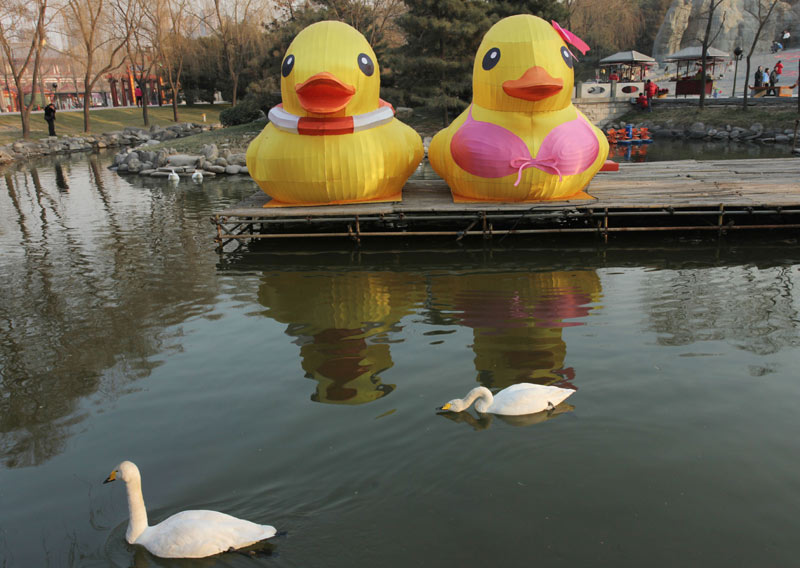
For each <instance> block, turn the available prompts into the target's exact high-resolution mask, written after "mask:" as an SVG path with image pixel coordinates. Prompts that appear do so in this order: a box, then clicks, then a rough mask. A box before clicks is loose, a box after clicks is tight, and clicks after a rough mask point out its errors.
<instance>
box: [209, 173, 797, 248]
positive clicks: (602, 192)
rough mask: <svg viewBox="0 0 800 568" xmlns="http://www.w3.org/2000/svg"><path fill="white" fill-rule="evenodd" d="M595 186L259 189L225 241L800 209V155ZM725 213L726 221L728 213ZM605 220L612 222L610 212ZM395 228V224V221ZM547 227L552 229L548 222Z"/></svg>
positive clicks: (227, 214)
mask: <svg viewBox="0 0 800 568" xmlns="http://www.w3.org/2000/svg"><path fill="white" fill-rule="evenodd" d="M587 191H588V193H589V194H590V195H591V196H592V197H593V199H572V200H562V201H543V202H537V203H507V202H497V203H453V200H452V198H451V195H450V190H449V188H448V187H447V184H446V183H445V182H444V181H443V180H441V179H438V178H437V179H428V180H409V181H408V183H407V184H406V186H405V187H404V189H403V201H402V202H397V203H360V204H349V205H330V206H318V207H308V206H296V207H279V208H266V209H265V208H264V207H263V205H264V204H265V203H267V201H269V197H268V196H266V195H265V194H264V193H262V192H258V193H256V194H255V195H253V196H251V197H250V198H248V199H246V200H244V201H242V202H240V203H238V204H236V205H235V206H233V207H231V208H229V209H226V210H224V211H220V212H219V213H217V215H216V216H215V219H216V223H217V229H218V231H217V232H218V235H217V236H218V238H217V242H218V243H219V244H221V243H222V242H223V241H225V240H226V239H227V240H230V239H246V238H258V237H259V236H261V237H267V236H278V235H268V234H265V233H270V232H273V230H272V229H270V228H269V227H270V226H272V225H273V224H275V223H281V222H283V223H284V224H286V223H288V222H290V221H292V220H306V221H308V222H309V223H312V222H318V223H321V224H324V223H325V222H326V220H330V221H333V220H334V219H336V220H341V219H353V220H355V222H356V224H355V225H352V224H351V225H349V226H347V228H346V229H345V228H339V229H337V230H335V231H334V233H332V235H340V234H345V235H346V234H348V232H350V233H353V232H355V233H358V232H359V231H360V228H359V226H358V220H359V219H362V220H364V219H373V220H375V219H377V218H380V219H381V220H385V219H394V220H397V219H403V220H404V222H405V221H408V222H411V221H413V220H414V219H415V218H418V219H424V220H426V221H428V222H429V221H430V220H431V218H432V216H437V218H441V219H442V220H443V222H445V220H446V219H448V218H450V219H453V220H455V219H458V220H460V221H463V220H464V219H465V218H469V217H474V218H475V219H478V218H479V216H483V218H484V225H486V222H485V219H486V218H487V217H489V218H491V217H492V216H495V219H500V218H504V217H513V216H514V215H518V216H519V215H525V216H531V215H532V214H534V213H539V214H541V215H540V217H542V218H543V216H544V215H547V214H548V213H552V214H558V212H560V211H565V210H568V211H570V212H572V213H576V214H581V213H584V214H585V213H589V214H592V215H594V214H595V212H596V211H605V212H606V215H608V211H613V212H614V213H615V214H617V215H633V214H634V213H632V212H635V211H638V212H642V211H648V210H653V211H668V212H669V213H670V214H672V213H673V212H675V211H684V212H687V211H691V210H698V211H700V212H702V211H703V210H707V209H719V210H721V211H727V210H731V209H735V208H740V209H741V208H744V209H747V210H748V211H752V210H753V209H754V208H761V209H765V210H766V211H762V212H769V211H770V210H774V209H775V208H777V211H778V212H780V211H781V210H782V209H793V210H794V209H796V210H797V211H798V212H799V213H800V158H779V159H775V158H771V159H754V160H708V161H697V160H681V161H672V162H643V163H623V164H620V169H619V171H618V172H607V173H606V172H603V173H600V174H598V175H597V176H595V178H594V179H593V180H592V182H591V184H590V185H589V187H588V189H587ZM626 212H627V213H626ZM665 214H666V213H665ZM784 217H785V216H784ZM718 221H719V224H722V217H720V218H719V220H718ZM787 221H788V218H787V217H785V218H784V219H783V220H782V221H781V222H782V223H784V224H785V223H786V222H787ZM798 221H800V219H798ZM231 223H238V224H244V226H245V227H246V228H247V231H245V230H240V232H239V233H238V234H233V232H232V231H230V230H229V229H230V228H231V225H230V224H231ZM540 224H541V221H540ZM616 224H617V225H619V223H616ZM451 225H452V226H451V227H449V229H452V230H442V229H447V228H448V227H439V229H438V230H439V231H440V232H439V233H438V234H457V233H459V232H463V231H464V226H463V223H461V224H460V225H459V224H457V223H455V221H453V223H451ZM604 225H605V227H607V226H608V219H607V218H606V220H605V223H604ZM389 229H394V225H392V226H391V227H389ZM514 229H516V226H515V227H514ZM402 230H408V229H406V228H405V227H403V228H402V229H401V231H399V232H402ZM478 230H482V231H483V232H484V233H485V232H486V231H487V229H486V227H483V228H480V227H479V228H478V229H476V231H478ZM537 230H539V229H537ZM551 230H553V231H555V230H556V229H555V228H552V229H551ZM583 230H589V229H583ZM618 230H621V229H618ZM506 231H508V227H506ZM541 231H542V232H544V229H541ZM292 232H293V230H291V229H289V230H287V229H285V228H284V229H282V230H281V233H282V234H281V235H279V236H281V237H288V236H291V233H292ZM294 232H295V233H296V234H297V236H313V235H311V234H301V233H304V230H303V229H302V228H300V229H297V230H294ZM385 232H386V233H387V234H389V233H391V234H392V235H395V234H397V233H398V231H396V230H388V229H387V230H386V231H385ZM473 232H475V231H473ZM513 232H525V231H517V230H515V231H513ZM528 232H534V231H528ZM287 233H288V234H287ZM370 234H373V233H370ZM420 234H422V233H420ZM425 234H427V233H425ZM320 236H325V235H320Z"/></svg>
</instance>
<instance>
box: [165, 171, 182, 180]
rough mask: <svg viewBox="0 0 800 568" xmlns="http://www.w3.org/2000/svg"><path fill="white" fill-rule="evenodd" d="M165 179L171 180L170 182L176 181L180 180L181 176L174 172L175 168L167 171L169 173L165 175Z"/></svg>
mask: <svg viewBox="0 0 800 568" xmlns="http://www.w3.org/2000/svg"><path fill="white" fill-rule="evenodd" d="M167 179H168V180H169V181H171V182H172V183H178V182H179V181H180V180H181V178H180V177H179V176H178V174H176V173H175V170H172V171H171V172H170V173H169V175H168V176H167Z"/></svg>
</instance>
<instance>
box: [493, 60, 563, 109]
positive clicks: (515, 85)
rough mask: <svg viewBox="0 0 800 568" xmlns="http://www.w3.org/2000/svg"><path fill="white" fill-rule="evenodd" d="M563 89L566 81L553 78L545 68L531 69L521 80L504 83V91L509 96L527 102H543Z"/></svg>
mask: <svg viewBox="0 0 800 568" xmlns="http://www.w3.org/2000/svg"><path fill="white" fill-rule="evenodd" d="M563 88H564V80H563V79H559V78H558V77H552V76H551V75H550V73H548V72H547V70H546V69H544V67H531V68H530V69H528V70H527V71H525V73H523V74H522V77H520V78H519V79H514V80H511V81H505V82H504V83H503V90H504V91H505V92H506V94H507V95H508V96H510V97H514V98H517V99H525V100H526V101H541V100H543V99H546V98H548V97H552V96H553V95H555V94H556V93H558V92H559V91H561V89H563Z"/></svg>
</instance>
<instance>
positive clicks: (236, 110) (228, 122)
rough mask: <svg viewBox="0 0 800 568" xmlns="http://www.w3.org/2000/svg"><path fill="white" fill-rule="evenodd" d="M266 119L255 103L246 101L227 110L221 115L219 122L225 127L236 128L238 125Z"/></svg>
mask: <svg viewBox="0 0 800 568" xmlns="http://www.w3.org/2000/svg"><path fill="white" fill-rule="evenodd" d="M264 118H266V115H265V114H264V111H262V110H261V109H260V108H259V107H258V105H257V104H255V103H254V102H253V101H249V100H246V99H245V100H244V101H242V102H241V103H239V104H237V105H236V106H232V107H231V108H226V109H225V110H223V111H222V112H221V113H219V121H220V122H221V123H222V125H223V126H236V125H237V124H247V123H248V122H253V121H255V120H260V119H261V120H263V119H264Z"/></svg>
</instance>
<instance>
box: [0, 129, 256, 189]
mask: <svg viewBox="0 0 800 568" xmlns="http://www.w3.org/2000/svg"><path fill="white" fill-rule="evenodd" d="M221 128H223V126H222V125H221V124H213V125H209V124H195V123H191V122H183V123H178V124H171V125H169V126H166V127H161V126H157V125H153V126H151V127H150V128H149V129H146V128H139V127H136V126H126V127H125V128H124V129H122V130H118V131H113V132H105V133H103V134H86V135H82V136H69V135H63V136H60V137H59V136H48V137H46V138H40V139H39V140H37V141H33V140H18V141H16V142H13V143H11V144H7V145H5V146H0V166H2V165H7V164H11V163H13V162H19V161H23V160H29V159H33V158H39V157H42V156H49V155H54V154H71V153H77V152H98V151H100V150H105V149H113V148H122V150H121V151H120V152H118V153H117V154H116V155H115V156H114V162H113V163H112V165H111V166H110V168H109V169H110V170H112V171H116V172H117V173H119V174H139V175H150V176H152V177H162V176H163V177H166V176H168V175H169V173H170V172H172V171H174V172H175V173H177V174H178V175H181V174H183V175H189V176H190V175H192V174H193V173H194V172H195V171H196V170H198V169H201V171H202V172H203V175H204V176H207V177H213V176H215V175H217V174H229V175H232V174H247V173H248V172H247V167H246V166H245V162H244V154H234V153H231V152H230V151H229V150H226V149H223V150H222V152H220V151H219V150H218V149H217V147H216V145H214V144H207V145H205V146H203V150H202V155H201V156H189V155H187V154H179V153H178V152H177V151H176V150H175V149H174V148H169V149H165V148H159V149H158V150H148V147H151V146H157V145H162V144H164V143H165V142H168V141H169V140H175V139H178V138H185V137H187V136H193V135H195V134H200V133H203V132H208V131H210V130H218V129H221Z"/></svg>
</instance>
